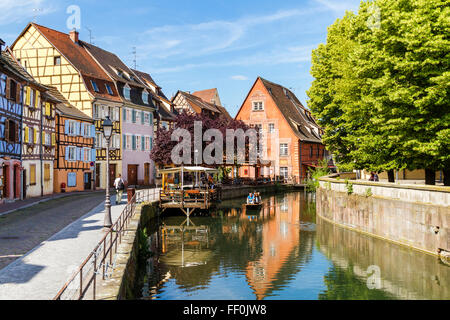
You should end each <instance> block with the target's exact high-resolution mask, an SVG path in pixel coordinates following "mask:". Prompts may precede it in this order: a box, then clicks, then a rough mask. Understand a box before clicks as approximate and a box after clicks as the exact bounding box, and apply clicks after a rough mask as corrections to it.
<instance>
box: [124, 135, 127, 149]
mask: <svg viewBox="0 0 450 320" xmlns="http://www.w3.org/2000/svg"><path fill="white" fill-rule="evenodd" d="M126 148H127V135H126V134H124V135H123V150H125V149H126Z"/></svg>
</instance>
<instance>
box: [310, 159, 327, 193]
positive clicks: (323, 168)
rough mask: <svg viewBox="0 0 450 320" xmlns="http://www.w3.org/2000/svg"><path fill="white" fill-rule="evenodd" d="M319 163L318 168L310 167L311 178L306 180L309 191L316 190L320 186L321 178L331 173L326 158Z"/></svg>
mask: <svg viewBox="0 0 450 320" xmlns="http://www.w3.org/2000/svg"><path fill="white" fill-rule="evenodd" d="M318 165H319V166H318V167H317V168H314V169H309V173H310V177H311V178H309V179H308V180H307V181H306V190H307V191H308V192H312V193H314V192H316V190H317V188H319V187H320V183H319V179H320V178H322V177H324V176H327V175H329V174H330V171H329V170H328V164H327V162H326V161H325V160H322V161H319V163H318Z"/></svg>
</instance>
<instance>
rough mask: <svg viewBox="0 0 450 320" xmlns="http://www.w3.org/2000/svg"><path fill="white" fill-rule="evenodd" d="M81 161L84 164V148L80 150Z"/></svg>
mask: <svg viewBox="0 0 450 320" xmlns="http://www.w3.org/2000/svg"><path fill="white" fill-rule="evenodd" d="M81 161H83V162H86V161H84V148H81Z"/></svg>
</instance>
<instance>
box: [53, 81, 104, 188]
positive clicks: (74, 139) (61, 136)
mask: <svg viewBox="0 0 450 320" xmlns="http://www.w3.org/2000/svg"><path fill="white" fill-rule="evenodd" d="M51 94H52V95H53V96H56V97H57V98H58V99H59V100H60V101H61V103H59V104H57V105H56V145H57V149H56V155H55V162H54V192H55V193H61V192H74V191H86V190H93V189H94V169H95V167H94V166H95V161H96V149H95V143H94V140H95V134H96V127H95V125H94V120H93V119H92V118H90V117H88V116H87V115H86V114H85V113H83V112H81V111H80V110H78V109H77V108H76V107H75V106H73V105H71V104H70V103H69V102H68V101H67V100H66V99H65V98H64V96H62V95H61V94H60V93H59V92H58V91H57V90H56V88H51Z"/></svg>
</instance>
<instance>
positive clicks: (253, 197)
mask: <svg viewBox="0 0 450 320" xmlns="http://www.w3.org/2000/svg"><path fill="white" fill-rule="evenodd" d="M254 201H255V196H254V194H253V193H249V195H248V197H247V204H253V203H254Z"/></svg>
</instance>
